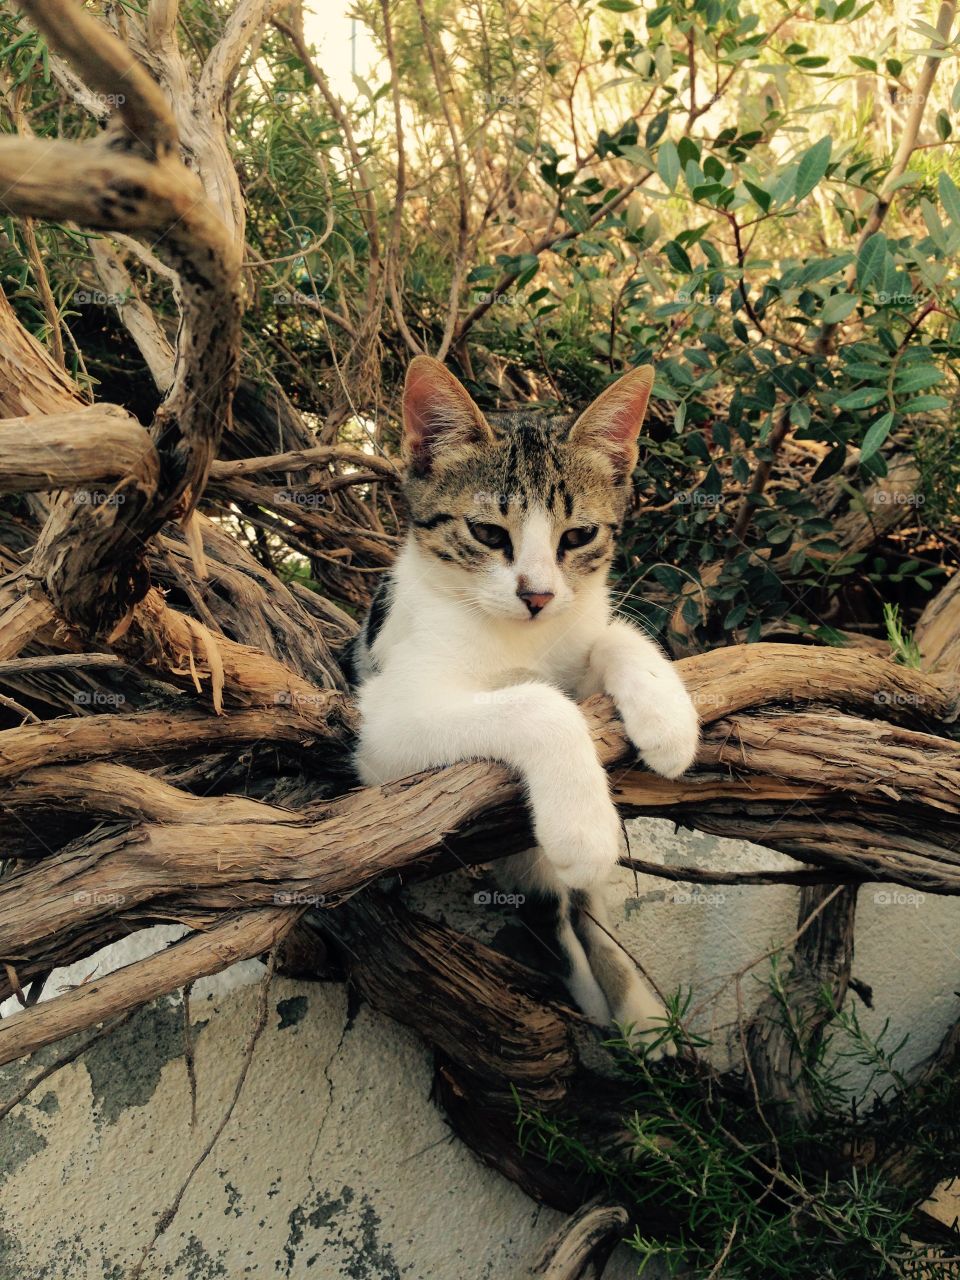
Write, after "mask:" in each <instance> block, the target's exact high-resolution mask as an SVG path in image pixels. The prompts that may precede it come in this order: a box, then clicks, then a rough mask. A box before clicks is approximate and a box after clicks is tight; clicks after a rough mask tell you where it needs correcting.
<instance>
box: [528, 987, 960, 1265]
mask: <svg viewBox="0 0 960 1280" xmlns="http://www.w3.org/2000/svg"><path fill="white" fill-rule="evenodd" d="M770 989H771V991H772V992H773V994H774V995H777V993H778V991H779V992H780V993H781V994H782V993H783V987H782V981H781V975H780V974H779V971H778V967H777V966H776V965H775V966H774V969H773V972H772V975H771V982H770ZM823 999H824V1001H826V1002H827V1004H828V1005H829V1001H830V996H829V993H828V992H824V994H823ZM689 1003H690V1001H689V998H688V997H687V998H684V997H683V996H681V995H678V996H676V997H675V998H674V999H673V1000H672V1001H670V1002H669V1009H668V1015H667V1018H666V1020H665V1027H664V1032H663V1034H662V1036H660V1037H657V1038H656V1039H655V1040H654V1041H653V1042H651V1044H648V1045H647V1046H646V1047H645V1048H643V1049H642V1050H641V1051H640V1052H639V1053H638V1052H637V1051H636V1049H635V1048H631V1046H630V1043H629V1042H628V1040H627V1039H618V1040H614V1041H612V1042H610V1044H609V1045H608V1047H609V1048H610V1050H611V1051H612V1052H613V1054H614V1055H615V1057H616V1059H617V1061H618V1063H619V1066H620V1069H621V1071H622V1072H623V1075H624V1077H625V1078H626V1080H627V1081H628V1082H629V1083H630V1086H631V1090H632V1096H633V1098H634V1100H635V1107H636V1109H635V1110H633V1111H632V1112H628V1113H627V1114H626V1116H625V1117H624V1120H625V1128H626V1135H625V1136H624V1138H623V1140H621V1141H618V1142H614V1143H602V1142H601V1143H598V1141H597V1140H596V1138H595V1137H593V1136H588V1135H586V1134H585V1133H583V1132H578V1131H577V1130H575V1129H574V1128H572V1127H570V1126H569V1125H567V1124H566V1123H564V1122H562V1121H558V1120H557V1119H556V1118H555V1117H548V1116H546V1115H544V1114H543V1113H542V1112H532V1111H528V1110H525V1109H524V1108H523V1107H520V1106H518V1126H519V1135H520V1142H521V1146H523V1147H524V1148H525V1149H526V1150H534V1151H537V1152H540V1153H542V1154H543V1155H544V1156H545V1157H546V1158H547V1159H548V1160H550V1161H560V1162H562V1163H563V1164H564V1165H565V1166H568V1167H570V1168H571V1169H573V1170H579V1171H582V1172H586V1173H588V1174H589V1175H590V1177H591V1179H592V1180H593V1181H594V1182H595V1183H599V1184H600V1186H601V1187H603V1188H604V1194H605V1195H607V1196H609V1197H610V1198H611V1200H613V1201H614V1202H616V1203H620V1204H623V1205H625V1206H626V1207H627V1208H628V1211H629V1212H630V1213H631V1215H632V1218H633V1221H634V1222H635V1223H638V1224H639V1225H637V1226H635V1227H634V1228H633V1234H632V1235H631V1236H630V1237H629V1238H628V1240H627V1243H628V1244H629V1245H630V1247H631V1248H632V1249H633V1250H634V1251H635V1252H636V1253H637V1255H638V1259H639V1271H638V1274H640V1275H643V1274H644V1273H645V1271H646V1269H647V1267H648V1266H649V1265H650V1264H652V1263H656V1264H660V1266H661V1267H665V1268H666V1270H667V1272H668V1273H669V1274H671V1275H674V1274H683V1275H698V1276H707V1275H716V1276H720V1275H722V1276H724V1277H728V1278H729V1280H771V1278H773V1277H783V1278H784V1280H827V1278H828V1277H829V1278H830V1280H886V1278H887V1277H889V1276H896V1275H901V1276H903V1275H910V1276H921V1275H922V1276H926V1277H931V1280H947V1278H948V1277H951V1278H952V1277H955V1275H956V1269H955V1268H956V1264H955V1262H954V1261H953V1260H952V1259H950V1258H948V1257H945V1258H943V1259H940V1260H938V1257H937V1254H938V1251H937V1250H936V1249H932V1248H928V1247H927V1246H919V1245H913V1244H910V1243H908V1240H909V1237H910V1230H911V1222H912V1217H913V1204H912V1202H911V1201H910V1199H909V1196H907V1195H905V1194H904V1192H903V1191H901V1190H900V1189H899V1188H898V1187H897V1186H895V1185H894V1184H893V1183H891V1182H890V1181H888V1180H886V1179H885V1178H884V1176H883V1175H882V1174H881V1173H880V1172H879V1171H878V1170H875V1169H872V1168H870V1167H869V1166H867V1167H863V1165H860V1166H858V1164H857V1163H855V1162H854V1161H852V1160H849V1159H848V1160H847V1161H846V1162H844V1161H843V1159H842V1158H841V1159H840V1160H839V1163H838V1159H837V1154H836V1153H837V1152H838V1151H841V1150H843V1149H844V1140H845V1137H846V1140H847V1141H849V1140H850V1139H849V1137H848V1136H847V1135H848V1134H849V1132H850V1130H849V1129H848V1126H849V1125H850V1122H851V1119H853V1121H854V1124H855V1125H856V1124H858V1123H861V1118H862V1119H863V1120H864V1121H866V1122H868V1123H869V1120H870V1118H871V1117H876V1118H877V1119H879V1120H882V1119H883V1117H885V1116H887V1115H889V1114H892V1113H893V1112H894V1111H895V1110H896V1108H897V1107H898V1106H899V1105H900V1104H901V1102H902V1101H903V1100H904V1099H905V1098H906V1097H907V1082H906V1080H905V1079H904V1077H903V1075H902V1074H901V1072H900V1071H899V1069H898V1067H897V1062H896V1060H897V1057H898V1055H899V1053H900V1052H901V1050H902V1049H903V1047H904V1043H905V1041H900V1042H899V1043H898V1044H892V1045H891V1044H888V1043H887V1041H888V1038H889V1033H888V1027H887V1026H886V1025H884V1027H883V1028H881V1030H880V1033H879V1034H878V1035H877V1036H875V1037H870V1036H869V1035H867V1033H866V1032H865V1031H864V1029H863V1027H862V1026H861V1025H860V1022H859V1020H858V1018H857V1014H856V1010H855V1008H853V1007H852V1006H851V1007H849V1008H845V1009H843V1010H841V1011H840V1012H839V1013H838V1014H837V1015H836V1016H835V1017H834V1018H833V1021H832V1023H831V1024H830V1027H829V1030H828V1033H827V1034H826V1035H825V1036H823V1037H806V1036H804V1034H803V1029H802V1028H796V1027H792V1026H791V1024H790V1022H789V1021H787V1020H788V1019H792V1018H793V1017H794V1016H795V1015H794V1014H793V1013H788V1012H787V1004H786V1000H785V999H784V1002H783V1004H782V1005H781V1011H782V1016H783V1018H784V1025H786V1026H788V1027H790V1029H791V1031H793V1032H795V1033H796V1034H797V1043H798V1046H799V1045H800V1044H802V1045H803V1046H804V1048H803V1049H802V1052H801V1054H800V1056H801V1058H802V1062H803V1070H804V1077H805V1083H806V1084H807V1086H808V1087H809V1089H810V1092H811V1096H812V1097H813V1098H814V1099H815V1100H816V1104H817V1114H816V1116H815V1119H814V1121H813V1122H812V1123H809V1124H796V1123H791V1122H790V1121H780V1120H778V1119H777V1118H775V1116H774V1114H773V1113H772V1112H771V1113H770V1114H769V1115H764V1114H763V1112H762V1109H761V1108H760V1107H759V1106H758V1105H757V1103H756V1101H755V1098H754V1097H753V1095H752V1092H751V1085H750V1082H749V1081H748V1080H746V1079H744V1080H743V1081H742V1087H734V1086H732V1085H731V1081H730V1078H726V1079H725V1080H723V1081H721V1080H720V1079H719V1078H717V1077H714V1076H712V1075H706V1076H705V1075H704V1072H703V1070H701V1069H699V1068H697V1067H694V1066H692V1065H691V1064H690V1063H684V1062H683V1061H676V1062H674V1063H671V1064H665V1063H664V1062H663V1061H662V1060H661V1061H660V1062H658V1063H656V1064H651V1063H650V1060H649V1058H650V1052H651V1050H652V1049H653V1048H654V1047H658V1046H659V1045H660V1044H661V1042H662V1041H663V1040H665V1039H666V1040H669V1041H671V1042H672V1043H673V1044H674V1045H675V1046H676V1047H677V1048H678V1049H683V1048H686V1049H690V1048H692V1047H696V1048H706V1049H707V1051H708V1053H707V1056H708V1057H709V1049H710V1044H709V1042H708V1041H706V1040H705V1039H704V1038H703V1037H691V1036H690V1035H689V1033H688V1032H686V1031H685V1030H684V1027H683V1022H684V1018H685V1016H686V1014H687V1013H688V1011H689ZM832 1013H833V1010H832V1008H831V1014H832ZM944 1136H945V1135H940V1137H941V1139H942V1138H944ZM946 1137H947V1140H948V1141H949V1136H948V1135H947V1136H946ZM943 1154H944V1149H943V1146H942V1145H941V1148H940V1154H939V1157H934V1156H933V1154H931V1159H935V1158H939V1159H941V1160H942V1158H943ZM947 1252H949V1250H948V1251H947ZM658 1274H660V1272H658Z"/></svg>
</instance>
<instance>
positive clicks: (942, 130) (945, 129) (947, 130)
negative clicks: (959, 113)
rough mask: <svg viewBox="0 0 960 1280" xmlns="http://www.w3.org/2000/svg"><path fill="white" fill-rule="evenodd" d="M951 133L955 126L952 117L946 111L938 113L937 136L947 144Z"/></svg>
mask: <svg viewBox="0 0 960 1280" xmlns="http://www.w3.org/2000/svg"><path fill="white" fill-rule="evenodd" d="M951 133H953V125H952V123H951V121H950V117H949V116H948V115H947V113H946V112H945V111H938V112H937V134H938V135H939V137H940V140H941V142H946V140H947V139H948V138H949V137H950V135H951Z"/></svg>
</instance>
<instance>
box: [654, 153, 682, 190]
mask: <svg viewBox="0 0 960 1280" xmlns="http://www.w3.org/2000/svg"><path fill="white" fill-rule="evenodd" d="M657 173H659V175H660V177H661V178H662V179H663V183H664V186H667V187H669V188H670V190H671V191H673V190H674V189H675V188H676V185H677V179H678V178H679V177H680V154H679V152H678V151H677V148H676V145H675V144H674V143H672V142H669V141H668V142H663V143H661V144H660V150H659V152H658V153H657Z"/></svg>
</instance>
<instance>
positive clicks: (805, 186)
mask: <svg viewBox="0 0 960 1280" xmlns="http://www.w3.org/2000/svg"><path fill="white" fill-rule="evenodd" d="M832 149H833V139H832V138H830V137H827V138H821V139H820V141H819V142H815V143H814V144H813V146H812V147H811V148H810V150H809V151H807V152H806V153H805V154H804V155H803V156H802V157H801V159H800V164H799V166H798V168H797V179H796V184H795V186H794V195H795V196H796V198H797V199H798V200H802V199H803V198H804V196H808V195H809V194H810V192H811V191H812V190H813V188H814V187H815V186H816V185H817V183H818V182H819V181H820V179H821V178H822V177H823V175H824V174H825V173H826V172H827V167H828V165H829V164H830V152H831V151H832Z"/></svg>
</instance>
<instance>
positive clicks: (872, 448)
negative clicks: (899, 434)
mask: <svg viewBox="0 0 960 1280" xmlns="http://www.w3.org/2000/svg"><path fill="white" fill-rule="evenodd" d="M892 426H893V414H892V413H885V414H884V415H883V417H882V418H878V419H877V420H876V422H874V423H873V424H872V425H871V426H870V428H869V430H868V431H867V434H866V435H865V436H864V437H863V444H862V445H861V446H860V465H861V466H863V464H864V463H865V462H866V461H867V460H868V459H869V458H872V457H873V455H874V454H875V453H876V452H877V450H878V449H879V448H880V446H881V445H882V444H883V442H884V440H886V438H887V436H888V435H889V434H890V428H891V427H892Z"/></svg>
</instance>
